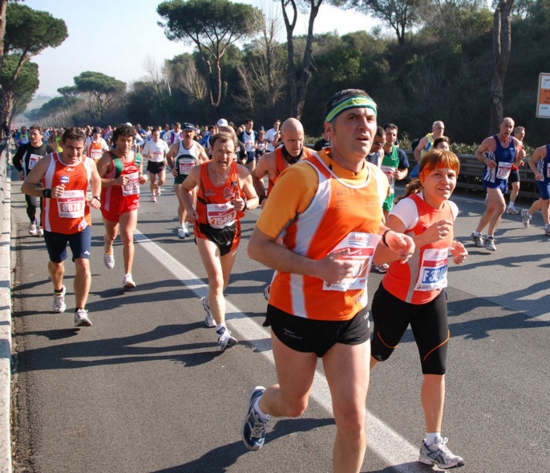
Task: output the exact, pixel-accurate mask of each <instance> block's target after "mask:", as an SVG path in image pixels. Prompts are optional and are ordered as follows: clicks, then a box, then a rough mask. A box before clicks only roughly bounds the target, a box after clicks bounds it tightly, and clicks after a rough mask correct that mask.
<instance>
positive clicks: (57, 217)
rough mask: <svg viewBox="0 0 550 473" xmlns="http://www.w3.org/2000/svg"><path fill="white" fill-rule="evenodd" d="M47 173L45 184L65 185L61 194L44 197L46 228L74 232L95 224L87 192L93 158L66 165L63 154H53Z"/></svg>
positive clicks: (53, 185) (52, 230)
mask: <svg viewBox="0 0 550 473" xmlns="http://www.w3.org/2000/svg"><path fill="white" fill-rule="evenodd" d="M51 157H52V159H51V160H50V165H49V166H48V169H47V171H46V174H45V175H44V178H43V181H44V187H46V188H49V189H52V188H54V187H56V186H58V185H60V184H63V185H64V186H65V192H63V195H62V196H61V197H57V198H50V199H42V202H43V206H44V212H43V220H44V229H45V230H46V231H48V232H56V233H64V234H66V235H70V234H73V233H78V232H80V231H82V230H84V229H85V228H86V227H87V226H88V225H91V224H92V219H91V216H90V206H89V204H88V202H87V201H86V192H87V190H88V185H89V182H90V179H91V177H92V167H91V160H89V159H88V158H87V157H85V156H83V157H82V158H81V159H80V162H79V163H77V164H65V163H63V162H62V161H61V159H60V157H59V153H52V154H51Z"/></svg>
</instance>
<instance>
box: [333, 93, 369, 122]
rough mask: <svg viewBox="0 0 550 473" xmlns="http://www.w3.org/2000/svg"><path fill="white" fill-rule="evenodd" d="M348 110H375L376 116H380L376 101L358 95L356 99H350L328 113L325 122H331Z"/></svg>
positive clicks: (338, 104)
mask: <svg viewBox="0 0 550 473" xmlns="http://www.w3.org/2000/svg"><path fill="white" fill-rule="evenodd" d="M348 108H370V109H371V110H374V114H375V115H376V116H378V112H377V110H376V103H375V102H374V100H372V99H371V98H369V97H365V96H364V95H358V96H354V97H349V98H347V99H346V100H344V101H342V102H339V103H337V104H336V105H335V106H334V108H333V109H332V110H331V111H330V112H328V114H327V117H326V118H325V121H326V122H331V121H332V120H334V119H335V118H336V117H337V116H338V115H340V114H341V113H342V112H343V111H344V110H347V109H348Z"/></svg>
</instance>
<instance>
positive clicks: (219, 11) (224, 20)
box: [157, 0, 264, 108]
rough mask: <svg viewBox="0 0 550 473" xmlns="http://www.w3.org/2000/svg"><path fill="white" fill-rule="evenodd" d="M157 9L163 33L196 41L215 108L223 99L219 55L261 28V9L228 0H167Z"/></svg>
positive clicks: (262, 20) (169, 37)
mask: <svg viewBox="0 0 550 473" xmlns="http://www.w3.org/2000/svg"><path fill="white" fill-rule="evenodd" d="M157 12H158V14H159V15H160V17H161V18H163V19H164V20H165V23H159V25H160V26H162V27H163V28H164V32H165V34H166V37H167V38H168V39H170V40H173V41H178V40H181V41H183V42H186V43H191V44H195V45H196V46H197V49H198V51H199V55H200V58H201V61H202V65H203V67H204V69H205V70H206V71H207V75H208V86H209V93H210V104H211V106H212V107H214V108H216V107H218V106H219V105H220V102H221V99H222V69H221V59H222V57H223V55H224V54H225V52H226V50H227V47H228V46H229V45H231V44H233V43H235V42H237V41H239V40H241V39H244V38H248V37H251V36H254V35H255V34H256V33H257V32H258V31H260V30H261V29H262V26H263V23H264V17H263V13H262V12H261V10H259V9H258V8H255V7H252V6H250V5H245V4H241V3H232V2H229V1H228V0H188V1H185V2H184V1H183V0H170V1H166V2H163V3H161V4H160V5H159V6H158V7H157Z"/></svg>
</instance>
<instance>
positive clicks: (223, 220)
mask: <svg viewBox="0 0 550 473" xmlns="http://www.w3.org/2000/svg"><path fill="white" fill-rule="evenodd" d="M236 216H237V212H236V210H235V207H234V206H233V204H232V203H231V202H226V203H225V204H207V205H206V219H207V221H208V225H210V226H211V227H212V228H224V227H229V226H231V225H233V224H234V223H235V217H236Z"/></svg>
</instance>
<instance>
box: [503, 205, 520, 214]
mask: <svg viewBox="0 0 550 473" xmlns="http://www.w3.org/2000/svg"><path fill="white" fill-rule="evenodd" d="M506 213H507V214H510V215H518V214H519V210H518V209H516V208H515V207H514V206H512V207H508V208H507V209H506Z"/></svg>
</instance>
